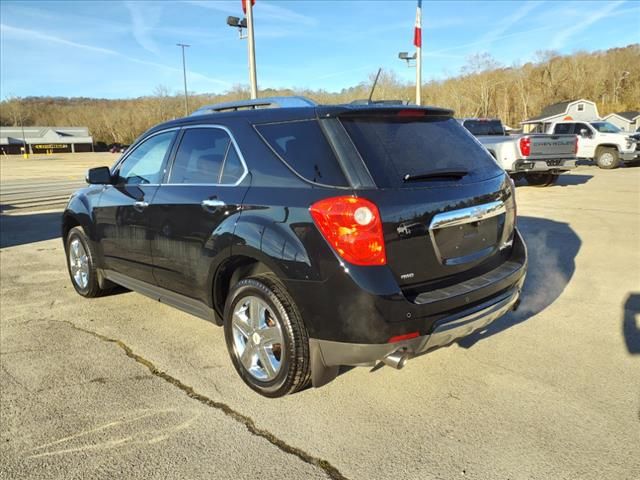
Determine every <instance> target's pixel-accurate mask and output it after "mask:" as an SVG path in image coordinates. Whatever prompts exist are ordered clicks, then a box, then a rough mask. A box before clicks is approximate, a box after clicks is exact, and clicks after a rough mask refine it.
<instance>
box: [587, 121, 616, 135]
mask: <svg viewBox="0 0 640 480" xmlns="http://www.w3.org/2000/svg"><path fill="white" fill-rule="evenodd" d="M591 126H592V127H593V128H595V129H596V130H597V131H599V132H600V133H620V131H621V130H620V129H619V128H618V127H616V126H615V125H614V124H612V123H609V122H594V123H592V124H591Z"/></svg>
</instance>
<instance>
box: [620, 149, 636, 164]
mask: <svg viewBox="0 0 640 480" xmlns="http://www.w3.org/2000/svg"><path fill="white" fill-rule="evenodd" d="M620 160H622V161H623V162H632V161H634V160H640V150H634V151H632V152H622V153H620Z"/></svg>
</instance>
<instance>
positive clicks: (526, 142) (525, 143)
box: [520, 137, 531, 157]
mask: <svg viewBox="0 0 640 480" xmlns="http://www.w3.org/2000/svg"><path fill="white" fill-rule="evenodd" d="M520 153H522V156H524V157H528V156H529V155H531V138H530V137H522V138H521V139H520Z"/></svg>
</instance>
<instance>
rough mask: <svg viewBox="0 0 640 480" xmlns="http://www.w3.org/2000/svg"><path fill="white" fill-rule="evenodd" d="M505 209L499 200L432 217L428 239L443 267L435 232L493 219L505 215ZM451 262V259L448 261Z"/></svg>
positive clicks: (443, 261)
mask: <svg viewBox="0 0 640 480" xmlns="http://www.w3.org/2000/svg"><path fill="white" fill-rule="evenodd" d="M506 211H507V207H506V205H505V204H504V202H503V201H501V200H496V201H495V202H489V203H485V204H483V205H476V206H473V207H467V208H460V209H458V210H451V211H449V212H442V213H438V214H437V215H434V216H433V218H432V219H431V223H429V238H430V239H431V244H432V245H433V249H434V252H435V254H436V258H437V259H438V261H439V262H440V263H442V264H443V265H444V264H445V260H444V258H442V254H441V253H440V249H439V248H438V244H437V242H436V236H435V231H436V230H438V229H440V228H447V227H455V226H457V225H464V224H466V223H473V222H479V221H482V220H486V219H488V218H491V217H495V216H497V215H500V214H502V213H506ZM449 260H452V259H449Z"/></svg>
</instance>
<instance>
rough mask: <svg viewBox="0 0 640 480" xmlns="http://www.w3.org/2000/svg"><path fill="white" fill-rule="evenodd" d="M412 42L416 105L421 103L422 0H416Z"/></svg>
mask: <svg viewBox="0 0 640 480" xmlns="http://www.w3.org/2000/svg"><path fill="white" fill-rule="evenodd" d="M414 30H415V31H414V34H413V44H414V45H415V47H416V105H422V0H418V8H417V9H416V25H415V29H414Z"/></svg>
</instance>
